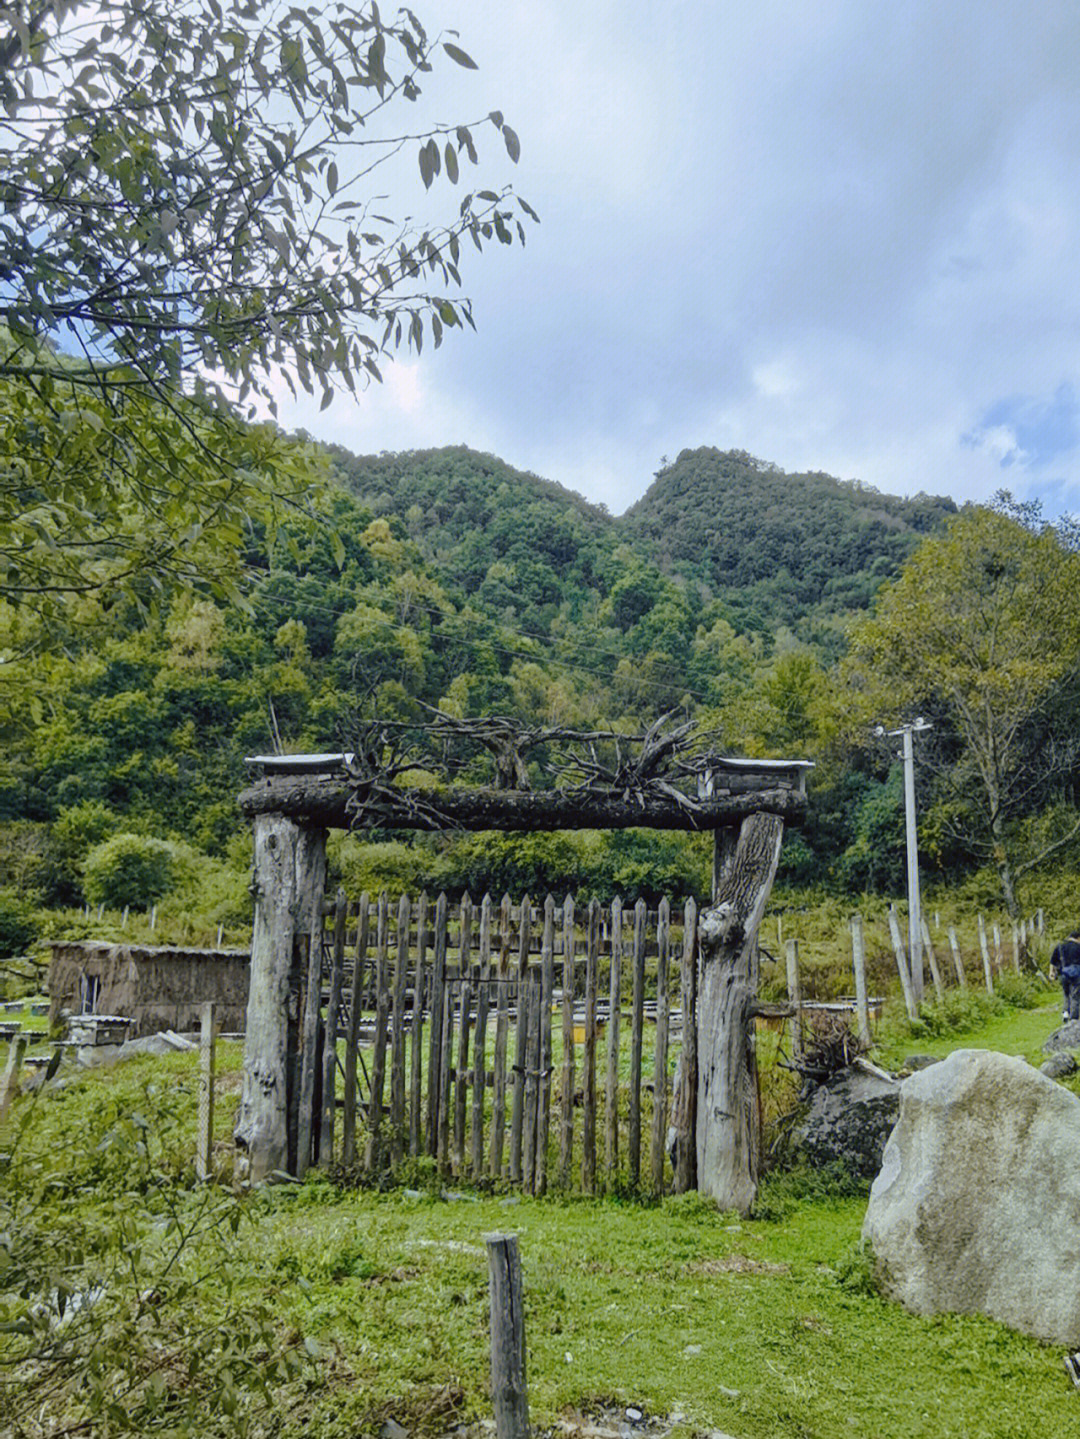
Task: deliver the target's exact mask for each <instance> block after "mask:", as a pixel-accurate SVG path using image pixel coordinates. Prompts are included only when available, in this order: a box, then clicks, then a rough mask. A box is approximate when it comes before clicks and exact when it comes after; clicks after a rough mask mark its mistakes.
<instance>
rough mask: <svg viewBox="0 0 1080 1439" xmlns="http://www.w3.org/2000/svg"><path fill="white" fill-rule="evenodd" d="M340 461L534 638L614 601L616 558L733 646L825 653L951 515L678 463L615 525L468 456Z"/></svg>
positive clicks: (371, 502)
mask: <svg viewBox="0 0 1080 1439" xmlns="http://www.w3.org/2000/svg"><path fill="white" fill-rule="evenodd" d="M335 459H336V461H337V464H338V468H339V470H340V472H341V474H342V476H343V478H344V479H345V481H346V483H347V485H348V486H349V488H350V489H352V490H353V491H354V493H355V494H356V495H357V496H358V497H359V498H360V499H361V500H362V501H363V503H364V504H365V505H366V506H368V507H369V508H370V509H371V510H372V512H373V513H375V514H391V513H392V514H396V515H399V516H401V517H402V518H403V519H404V520H405V521H406V524H407V525H408V527H409V531H410V534H411V535H412V536H413V538H415V539H416V541H417V542H418V544H419V545H420V546H421V549H422V551H423V553H424V555H425V557H426V558H427V559H428V560H429V561H431V562H432V563H434V564H436V565H437V566H438V567H439V568H440V570H441V571H442V573H444V574H445V575H446V576H447V578H450V579H452V580H453V581H455V582H456V583H459V584H461V586H462V587H463V589H464V590H465V591H466V592H467V593H469V594H473V593H476V592H478V591H479V592H480V593H479V596H478V597H479V598H480V599H481V600H482V602H484V603H485V604H487V605H493V606H495V607H496V608H499V609H503V610H505V611H508V612H510V613H512V614H514V615H516V616H517V617H519V618H523V619H524V618H527V619H528V621H529V623H531V624H532V625H536V624H541V625H542V624H544V622H545V615H546V614H547V617H550V612H549V611H546V609H545V607H547V606H551V605H557V604H558V603H559V602H560V601H562V600H565V599H566V598H567V597H570V598H571V608H573V597H574V596H581V595H582V594H583V593H584V592H585V591H587V590H589V589H599V590H601V591H603V590H605V589H606V588H608V587H609V586H610V584H611V583H612V582H613V579H614V574H613V569H612V562H613V555H614V551H615V549H616V547H618V546H620V545H622V546H626V547H628V548H629V549H630V551H631V552H632V553H633V554H634V555H635V556H636V557H637V558H638V559H641V560H647V561H649V562H651V565H652V566H653V567H655V569H656V570H657V571H658V572H660V573H662V574H664V575H666V576H668V577H669V578H671V579H673V580H675V581H676V582H677V583H678V584H679V585H680V587H681V588H683V589H684V591H688V592H692V595H693V601H692V602H693V603H698V602H702V601H707V600H709V599H720V600H723V601H724V602H725V607H726V610H725V612H726V613H727V614H728V615H729V617H730V618H731V619H732V620H733V621H734V622H735V624H736V628H738V629H740V630H753V631H757V632H759V633H761V634H763V635H766V636H771V635H772V634H773V633H775V631H776V630H777V628H778V627H779V626H781V625H783V626H786V627H788V628H789V629H792V630H793V631H796V632H800V631H801V632H803V633H804V634H805V635H806V637H808V638H810V637H813V638H815V639H816V640H817V641H818V642H819V643H820V642H821V640H822V637H823V631H824V630H827V629H828V627H829V624H830V622H831V621H833V620H834V619H835V617H836V616H838V615H843V614H846V613H847V612H849V611H854V610H861V609H865V608H866V606H867V605H868V604H869V603H870V600H871V599H872V598H873V596H874V594H875V592H876V591H877V589H878V587H879V586H880V584H881V582H882V580H884V579H889V578H892V577H894V576H895V575H896V574H897V573H898V572H899V568H900V565H901V564H902V563H903V561H904V560H905V559H906V557H907V556H908V555H909V554H910V553H911V551H912V550H913V549H914V547H915V546H916V545H917V544H918V542H919V540H920V539H922V538H923V537H925V536H926V535H927V534H930V533H932V532H933V531H935V530H938V529H940V528H941V526H942V524H943V522H944V520H945V517H946V516H947V515H950V514H955V513H956V505H955V504H954V503H953V501H952V500H950V499H945V498H938V497H935V496H930V495H916V496H915V497H914V498H913V499H901V498H898V497H897V496H893V495H883V494H880V493H879V492H878V491H877V490H874V489H872V488H871V487H870V486H865V485H859V484H858V483H857V482H853V481H852V482H845V481H841V480H837V479H834V478H833V477H832V476H830V475H825V474H820V473H817V474H790V475H789V474H786V473H785V472H784V471H783V470H781V469H779V468H778V467H777V466H776V465H772V464H769V463H767V462H765V461H762V460H757V459H755V458H754V457H753V456H752V455H748V454H746V453H745V451H742V450H729V451H721V450H716V449H711V448H703V449H698V450H683V451H682V453H681V454H680V455H679V457H678V459H677V460H676V461H675V462H674V463H673V464H670V465H665V467H664V468H663V469H661V470H660V471H659V473H658V474H657V476H656V478H655V480H654V482H653V484H652V485H651V486H650V487H649V489H648V491H647V492H646V494H645V495H644V496H643V497H642V498H641V499H640V500H639V501H638V502H637V503H636V504H634V505H633V506H631V508H630V509H629V510H628V511H627V512H626V514H625V515H622V516H619V517H611V516H609V515H608V514H607V512H606V511H605V510H603V509H602V508H599V507H596V506H593V505H590V504H589V503H588V502H587V501H585V500H583V499H582V498H581V496H580V495H577V494H574V493H573V492H571V491H569V490H565V489H563V488H562V487H561V486H559V485H556V484H553V483H552V482H551V481H549V480H542V479H540V478H538V477H537V476H535V475H530V474H523V473H521V472H520V471H518V470H514V469H512V468H511V467H510V466H509V465H507V464H505V463H504V462H503V461H501V460H498V459H496V458H495V457H494V456H491V455H481V454H477V453H475V452H474V451H471V450H468V449H466V448H465V447H464V446H458V447H455V448H453V449H440V450H421V451H414V452H410V453H407V454H393V455H380V456H353V455H349V454H347V453H346V452H345V451H342V450H338V451H335Z"/></svg>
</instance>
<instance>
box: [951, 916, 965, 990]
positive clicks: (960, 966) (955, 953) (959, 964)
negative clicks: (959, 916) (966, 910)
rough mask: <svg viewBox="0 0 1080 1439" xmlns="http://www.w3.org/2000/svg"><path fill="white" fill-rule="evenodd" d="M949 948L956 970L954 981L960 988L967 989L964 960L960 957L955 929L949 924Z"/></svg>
mask: <svg viewBox="0 0 1080 1439" xmlns="http://www.w3.org/2000/svg"><path fill="white" fill-rule="evenodd" d="M949 948H950V949H951V950H952V957H953V968H954V969H955V970H956V982H957V984H958V985H959V986H960V988H961V989H967V975H966V974H965V972H964V961H963V959H962V958H961V957H960V944H959V941H958V940H957V938H956V930H955V929H954V927H953V926H952V925H951V924H950V925H949Z"/></svg>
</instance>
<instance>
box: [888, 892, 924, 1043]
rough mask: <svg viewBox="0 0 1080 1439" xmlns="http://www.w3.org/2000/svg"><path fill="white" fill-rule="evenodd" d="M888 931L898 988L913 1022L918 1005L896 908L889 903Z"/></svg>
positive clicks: (917, 1012)
mask: <svg viewBox="0 0 1080 1439" xmlns="http://www.w3.org/2000/svg"><path fill="white" fill-rule="evenodd" d="M889 933H890V935H891V936H892V942H893V951H894V952H895V954H896V968H897V971H898V972H899V975H900V988H901V989H902V990H903V991H904V1005H905V1007H906V1009H907V1016H908V1019H910V1020H911V1022H912V1023H913V1024H914V1022H915V1021H916V1020H917V1019H918V1017H919V1007H918V1005H917V1004H916V1003H915V992H914V989H913V987H912V983H911V975H910V974H909V973H908V966H907V956H906V955H905V953H904V940H903V937H902V935H901V934H900V921H899V920H898V919H897V917H896V910H895V909H894V908H893V906H892V905H891V904H890V905H889Z"/></svg>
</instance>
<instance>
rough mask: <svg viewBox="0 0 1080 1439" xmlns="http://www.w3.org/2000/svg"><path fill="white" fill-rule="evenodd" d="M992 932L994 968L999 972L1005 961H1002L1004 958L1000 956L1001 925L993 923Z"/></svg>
mask: <svg viewBox="0 0 1080 1439" xmlns="http://www.w3.org/2000/svg"><path fill="white" fill-rule="evenodd" d="M993 934H994V968H995V969H996V970H997V972H998V974H1000V973H1001V971H1002V969H1003V968H1004V965H1005V961H1004V960H1003V959H1002V957H1001V926H1000V925H998V924H995V925H994V929H993Z"/></svg>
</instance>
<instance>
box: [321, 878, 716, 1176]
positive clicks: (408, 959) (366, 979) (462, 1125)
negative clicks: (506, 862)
mask: <svg viewBox="0 0 1080 1439" xmlns="http://www.w3.org/2000/svg"><path fill="white" fill-rule="evenodd" d="M322 908H323V912H324V918H323V922H322V928H321V939H322V942H321V944H314V945H312V947H311V950H310V964H309V972H308V976H307V983H306V986H305V994H304V996H303V998H302V1006H301V1015H300V1024H301V1041H300V1065H299V1070H300V1072H299V1083H298V1085H297V1099H298V1114H297V1131H296V1132H297V1172H298V1173H299V1174H303V1173H304V1172H305V1171H306V1169H307V1168H308V1167H309V1165H311V1164H318V1165H319V1166H320V1167H323V1168H330V1167H331V1166H333V1165H337V1164H341V1165H344V1166H345V1167H346V1168H347V1169H351V1170H358V1171H359V1172H361V1173H363V1174H365V1175H368V1176H370V1175H374V1174H376V1173H378V1172H381V1171H392V1172H396V1173H401V1172H402V1171H403V1169H404V1172H405V1173H408V1168H409V1166H412V1167H413V1168H414V1169H415V1172H416V1174H417V1176H418V1177H419V1176H421V1175H422V1174H423V1173H424V1172H425V1170H426V1171H427V1172H428V1173H431V1172H432V1170H433V1169H434V1170H437V1172H438V1173H439V1175H441V1176H443V1177H444V1178H446V1179H452V1178H458V1179H461V1180H468V1181H470V1182H472V1183H476V1182H481V1181H489V1182H498V1183H500V1184H503V1183H505V1184H509V1185H512V1186H519V1187H521V1188H523V1189H524V1190H525V1191H526V1192H529V1193H536V1194H542V1193H544V1192H545V1190H546V1189H548V1188H549V1187H551V1186H555V1187H558V1188H560V1189H565V1190H571V1189H577V1190H580V1191H581V1192H584V1193H587V1194H592V1193H595V1192H596V1190H597V1189H598V1188H602V1189H605V1190H611V1189H614V1188H618V1187H629V1188H633V1189H637V1188H641V1189H644V1190H646V1191H649V1192H653V1193H661V1192H663V1191H664V1190H665V1189H666V1188H668V1187H670V1186H671V1185H672V1184H674V1186H675V1187H676V1188H677V1189H686V1188H689V1187H691V1185H692V1182H693V1180H692V1172H693V1150H694V1143H693V1134H692V1115H693V1109H694V1104H693V1093H692V1085H693V1083H694V1079H693V1064H692V1063H689V1064H687V1063H684V1064H682V1065H677V1064H676V1060H677V1058H678V1056H679V1055H680V1053H681V1050H682V1043H683V1027H682V1017H683V1015H684V1014H689V1013H691V1012H692V1008H693V1005H692V993H693V984H694V973H695V945H696V939H697V907H696V905H695V903H694V901H693V900H689V901H687V902H686V904H685V905H684V906H682V907H681V909H680V910H679V911H678V912H677V914H676V915H674V916H673V915H672V912H671V906H670V904H669V903H668V901H667V900H664V901H662V902H661V904H660V905H659V907H658V908H657V909H656V910H652V911H650V910H649V909H648V908H647V906H646V904H645V902H644V901H643V900H639V901H638V902H637V903H636V904H635V905H634V906H633V907H632V908H630V907H627V908H626V909H624V907H623V906H622V904H621V903H620V902H619V901H618V900H616V901H615V902H614V903H613V904H612V905H611V906H610V907H602V906H601V905H600V904H599V903H598V902H597V901H596V900H593V901H591V902H589V903H588V904H587V905H583V906H580V907H579V906H576V905H575V902H574V900H573V899H572V898H570V897H568V898H566V899H565V900H564V901H563V902H562V903H561V904H557V903H556V901H555V900H554V899H553V898H552V897H551V896H548V898H547V900H546V901H545V902H544V904H543V905H542V906H537V905H534V904H533V903H532V902H531V901H530V900H529V899H528V898H525V899H523V900H522V901H521V902H520V903H519V904H515V903H513V902H512V901H511V899H510V897H509V896H508V895H507V896H505V897H504V898H503V900H502V902H501V903H495V902H493V901H492V899H491V898H490V896H485V897H484V899H483V901H482V902H481V903H480V904H478V905H477V904H474V903H473V901H472V900H471V899H470V898H469V896H468V895H466V896H465V897H464V898H463V899H462V900H461V901H460V902H459V903H454V904H451V903H450V902H449V901H448V900H447V898H446V896H445V895H440V896H439V897H438V899H437V900H436V901H435V902H434V903H432V902H431V901H430V900H429V898H428V896H427V895H426V894H421V895H420V896H419V897H418V898H415V899H413V898H410V897H409V896H408V895H403V896H402V897H401V898H400V899H399V900H397V901H392V900H390V899H389V898H388V896H387V895H386V894H385V893H384V894H382V895H380V896H379V898H378V899H377V900H371V899H369V897H368V896H367V895H363V896H361V898H360V900H359V902H358V903H346V900H345V897H344V895H343V894H341V893H339V894H338V897H337V899H336V901H335V902H332V903H330V904H328V905H323V907H322ZM330 1035H333V1042H332V1043H331V1042H329V1036H330ZM690 1037H691V1039H692V1035H691V1036H690ZM688 1047H690V1048H692V1046H688Z"/></svg>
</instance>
